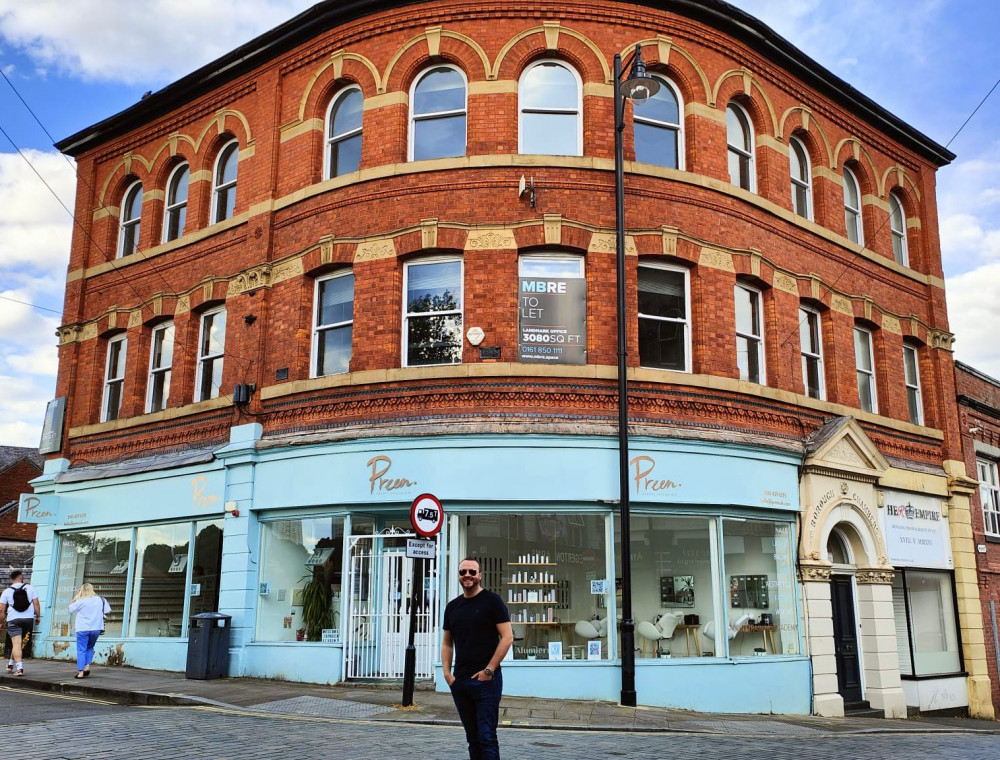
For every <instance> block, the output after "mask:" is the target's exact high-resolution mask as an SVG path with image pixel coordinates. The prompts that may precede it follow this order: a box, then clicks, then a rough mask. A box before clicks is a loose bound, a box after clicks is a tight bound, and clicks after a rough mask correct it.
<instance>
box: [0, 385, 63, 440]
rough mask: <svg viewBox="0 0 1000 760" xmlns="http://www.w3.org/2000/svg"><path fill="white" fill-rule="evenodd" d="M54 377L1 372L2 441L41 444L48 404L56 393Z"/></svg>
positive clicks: (0, 418)
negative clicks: (43, 421)
mask: <svg viewBox="0 0 1000 760" xmlns="http://www.w3.org/2000/svg"><path fill="white" fill-rule="evenodd" d="M55 384H56V383H55V378H54V377H50V378H46V379H43V380H41V381H39V379H38V378H37V377H35V376H26V375H17V374H7V373H4V374H0V388H2V389H3V392H2V393H0V442H2V443H3V445H5V446H38V440H39V436H40V435H41V430H42V419H43V418H44V416H45V404H46V403H47V402H48V401H49V399H51V398H52V396H53V395H54V394H55Z"/></svg>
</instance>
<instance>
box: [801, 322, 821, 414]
mask: <svg viewBox="0 0 1000 760" xmlns="http://www.w3.org/2000/svg"><path fill="white" fill-rule="evenodd" d="M799 347H800V352H801V355H802V382H803V384H804V388H805V392H806V395H807V396H809V397H811V398H818V399H823V398H826V389H825V387H824V383H823V336H822V333H821V331H820V317H819V312H818V311H816V310H814V309H810V308H808V307H805V306H800V307H799Z"/></svg>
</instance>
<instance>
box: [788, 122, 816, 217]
mask: <svg viewBox="0 0 1000 760" xmlns="http://www.w3.org/2000/svg"><path fill="white" fill-rule="evenodd" d="M788 165H789V169H790V171H791V181H792V211H794V212H795V213H796V214H798V215H799V216H801V217H804V218H806V219H812V167H811V166H810V164H809V151H807V150H806V146H805V144H804V143H803V142H802V140H801V139H799V138H798V137H792V138H791V139H790V140H789V141H788Z"/></svg>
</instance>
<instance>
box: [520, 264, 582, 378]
mask: <svg viewBox="0 0 1000 760" xmlns="http://www.w3.org/2000/svg"><path fill="white" fill-rule="evenodd" d="M519 291H520V292H519V293H518V296H517V301H518V317H519V325H520V334H519V337H518V346H517V360H518V361H521V362H546V363H552V362H555V363H556V364H586V363H587V282H586V280H584V279H582V278H579V277H575V278H562V277H558V278H557V277H549V278H538V277H522V278H521V279H520V281H519Z"/></svg>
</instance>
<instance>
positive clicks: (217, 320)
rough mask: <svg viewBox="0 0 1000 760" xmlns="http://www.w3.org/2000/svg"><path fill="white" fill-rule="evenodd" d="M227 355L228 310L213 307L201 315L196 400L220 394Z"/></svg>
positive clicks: (203, 399)
mask: <svg viewBox="0 0 1000 760" xmlns="http://www.w3.org/2000/svg"><path fill="white" fill-rule="evenodd" d="M225 357H226V310H225V309H212V310H211V311H207V312H205V313H204V314H203V315H202V317H201V334H200V335H199V336H198V376H197V378H196V380H195V396H194V400H195V401H205V400H207V399H210V398H216V397H217V396H218V395H219V390H220V388H221V386H222V364H223V360H224V359H225Z"/></svg>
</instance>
